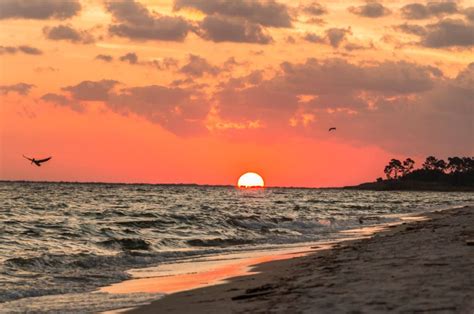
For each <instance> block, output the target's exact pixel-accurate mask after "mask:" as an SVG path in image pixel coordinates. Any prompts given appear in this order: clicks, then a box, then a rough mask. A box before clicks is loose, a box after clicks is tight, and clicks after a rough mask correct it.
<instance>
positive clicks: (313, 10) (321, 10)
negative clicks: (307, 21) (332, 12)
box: [300, 2, 328, 16]
mask: <svg viewBox="0 0 474 314" xmlns="http://www.w3.org/2000/svg"><path fill="white" fill-rule="evenodd" d="M300 10H301V11H302V12H303V13H305V14H308V15H314V16H320V15H324V14H327V13H328V10H327V9H326V7H324V6H323V5H321V4H320V3H318V2H311V3H310V4H307V5H302V6H300Z"/></svg>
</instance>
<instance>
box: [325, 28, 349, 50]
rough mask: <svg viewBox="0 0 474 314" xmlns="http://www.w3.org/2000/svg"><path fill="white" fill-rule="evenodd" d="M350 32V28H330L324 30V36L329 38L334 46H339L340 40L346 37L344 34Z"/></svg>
mask: <svg viewBox="0 0 474 314" xmlns="http://www.w3.org/2000/svg"><path fill="white" fill-rule="evenodd" d="M350 33H351V30H350V29H345V28H330V29H328V30H326V36H327V38H328V39H329V43H330V44H331V46H333V47H334V48H337V47H339V45H340V44H341V42H342V41H343V40H344V39H345V38H346V35H347V34H350Z"/></svg>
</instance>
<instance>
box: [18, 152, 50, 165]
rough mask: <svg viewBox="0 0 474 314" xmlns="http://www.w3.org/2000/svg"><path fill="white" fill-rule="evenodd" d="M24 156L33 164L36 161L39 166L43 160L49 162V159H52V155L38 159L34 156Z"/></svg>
mask: <svg viewBox="0 0 474 314" xmlns="http://www.w3.org/2000/svg"><path fill="white" fill-rule="evenodd" d="M23 157H25V158H26V159H28V160H29V161H31V163H32V164H33V163H34V164H35V165H37V166H38V167H41V164H42V163H43V162H47V161H48V160H50V159H51V158H52V157H48V158H45V159H38V160H36V159H34V158H28V157H26V156H25V155H23Z"/></svg>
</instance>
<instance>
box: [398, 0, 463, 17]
mask: <svg viewBox="0 0 474 314" xmlns="http://www.w3.org/2000/svg"><path fill="white" fill-rule="evenodd" d="M401 11H402V16H403V17H404V18H406V19H410V20H420V19H426V18H430V17H433V16H443V15H447V14H454V13H457V12H458V11H459V9H458V5H457V3H456V2H454V1H442V2H428V3H427V4H426V5H424V4H421V3H412V4H408V5H405V6H404V7H402V9H401Z"/></svg>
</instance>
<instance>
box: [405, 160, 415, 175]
mask: <svg viewBox="0 0 474 314" xmlns="http://www.w3.org/2000/svg"><path fill="white" fill-rule="evenodd" d="M414 166H415V161H414V160H413V159H411V158H407V159H405V161H404V162H403V176H406V175H407V174H409V173H410V172H411V171H412V170H413V167H414Z"/></svg>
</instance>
